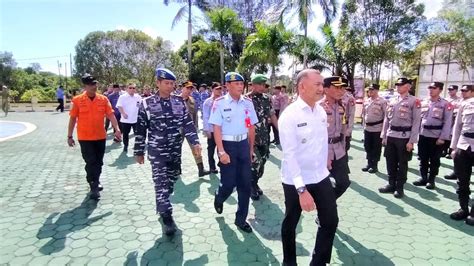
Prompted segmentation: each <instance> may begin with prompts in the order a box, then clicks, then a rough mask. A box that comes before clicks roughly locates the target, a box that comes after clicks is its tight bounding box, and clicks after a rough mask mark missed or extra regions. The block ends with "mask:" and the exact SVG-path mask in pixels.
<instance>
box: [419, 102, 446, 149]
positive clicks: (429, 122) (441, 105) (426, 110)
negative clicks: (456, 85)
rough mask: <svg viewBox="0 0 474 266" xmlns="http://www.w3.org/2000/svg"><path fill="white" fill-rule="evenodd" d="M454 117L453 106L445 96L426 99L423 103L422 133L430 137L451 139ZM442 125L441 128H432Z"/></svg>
mask: <svg viewBox="0 0 474 266" xmlns="http://www.w3.org/2000/svg"><path fill="white" fill-rule="evenodd" d="M452 118H453V106H452V105H451V104H450V103H449V102H448V101H446V100H445V99H443V98H438V100H436V101H434V102H433V101H431V99H425V100H424V101H423V102H422V103H421V131H420V135H422V136H425V137H428V138H437V139H443V140H449V139H450V135H451V123H452ZM432 126H441V127H442V128H440V129H433V128H430V127H432Z"/></svg>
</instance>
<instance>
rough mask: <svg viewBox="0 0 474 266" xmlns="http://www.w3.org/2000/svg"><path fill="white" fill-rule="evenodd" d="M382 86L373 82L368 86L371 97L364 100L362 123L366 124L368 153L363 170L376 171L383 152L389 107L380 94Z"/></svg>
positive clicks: (365, 143) (365, 135) (365, 137)
mask: <svg viewBox="0 0 474 266" xmlns="http://www.w3.org/2000/svg"><path fill="white" fill-rule="evenodd" d="M379 89H380V86H379V85H378V84H372V85H371V86H370V87H368V88H367V94H368V96H369V98H367V99H366V100H365V101H364V106H363V109H362V123H363V126H364V149H365V152H366V153H367V157H366V158H367V166H366V167H364V168H362V171H364V172H369V173H376V172H377V171H378V166H377V164H378V162H379V161H380V154H381V153H382V139H381V138H380V132H382V126H383V119H384V117H385V111H386V109H387V101H385V99H384V98H382V97H380V96H379V94H378V93H379Z"/></svg>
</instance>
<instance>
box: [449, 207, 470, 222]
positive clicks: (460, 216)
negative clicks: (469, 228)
mask: <svg viewBox="0 0 474 266" xmlns="http://www.w3.org/2000/svg"><path fill="white" fill-rule="evenodd" d="M468 216H469V213H468V211H467V209H462V208H461V209H459V210H458V211H456V212H453V213H451V214H450V215H449V217H451V219H453V220H456V221H461V220H464V219H466V218H467V217H468Z"/></svg>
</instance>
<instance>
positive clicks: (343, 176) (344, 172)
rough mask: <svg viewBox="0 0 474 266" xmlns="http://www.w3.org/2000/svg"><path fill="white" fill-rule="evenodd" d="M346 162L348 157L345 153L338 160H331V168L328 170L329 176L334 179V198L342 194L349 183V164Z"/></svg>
mask: <svg viewBox="0 0 474 266" xmlns="http://www.w3.org/2000/svg"><path fill="white" fill-rule="evenodd" d="M347 162H348V157H347V154H346V155H344V156H343V157H341V158H340V159H338V160H333V161H332V165H331V166H332V167H331V170H329V172H330V173H331V176H332V177H333V178H334V180H336V187H335V188H334V192H335V194H336V198H339V197H340V196H342V194H344V192H346V190H347V188H349V186H350V185H351V181H350V180H349V165H348V164H347Z"/></svg>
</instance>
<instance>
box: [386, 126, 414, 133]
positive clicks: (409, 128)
mask: <svg viewBox="0 0 474 266" xmlns="http://www.w3.org/2000/svg"><path fill="white" fill-rule="evenodd" d="M390 129H391V130H393V131H398V132H407V131H411V127H396V126H390Z"/></svg>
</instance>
